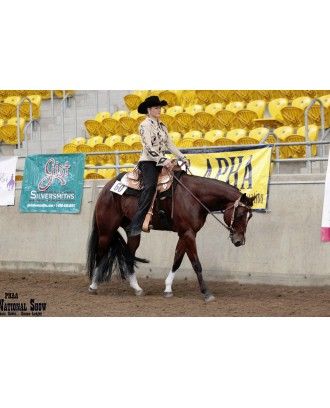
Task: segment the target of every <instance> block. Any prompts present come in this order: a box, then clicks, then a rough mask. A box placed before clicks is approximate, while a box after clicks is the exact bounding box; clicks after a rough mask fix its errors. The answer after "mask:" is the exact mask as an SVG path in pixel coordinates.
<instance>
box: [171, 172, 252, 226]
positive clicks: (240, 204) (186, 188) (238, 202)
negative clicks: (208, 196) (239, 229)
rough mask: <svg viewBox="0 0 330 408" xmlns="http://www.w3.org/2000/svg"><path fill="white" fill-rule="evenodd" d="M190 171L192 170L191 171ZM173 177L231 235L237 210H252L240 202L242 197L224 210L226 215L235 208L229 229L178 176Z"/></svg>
mask: <svg viewBox="0 0 330 408" xmlns="http://www.w3.org/2000/svg"><path fill="white" fill-rule="evenodd" d="M189 171H190V170H189ZM190 173H191V172H190ZM173 177H174V178H175V180H176V181H177V182H178V183H179V184H180V186H182V187H183V188H184V189H185V190H186V191H188V193H189V194H190V195H191V196H192V197H193V198H194V199H195V200H196V201H197V202H198V203H199V204H200V205H201V206H202V207H203V208H204V209H205V210H206V211H207V212H208V213H209V214H210V215H212V217H213V218H215V219H216V220H217V221H218V222H219V223H220V224H221V225H222V226H223V227H225V228H226V229H227V230H228V231H229V232H230V233H233V232H234V230H233V223H234V219H235V210H236V208H237V207H239V206H242V207H247V208H249V209H250V207H248V206H246V205H245V204H243V203H241V202H240V199H241V196H240V197H239V198H238V199H237V200H236V201H235V203H234V204H232V205H231V206H229V207H227V208H226V209H225V210H223V213H225V212H226V211H227V210H229V209H230V208H232V207H234V211H233V214H232V217H231V222H230V226H229V227H228V226H227V225H226V224H225V223H224V222H222V221H221V220H219V218H218V217H216V216H215V215H214V214H213V213H212V212H211V211H210V210H209V209H208V208H207V207H206V205H204V204H203V203H202V202H201V200H200V199H199V198H197V197H196V196H195V194H194V193H192V192H191V191H190V190H189V188H188V187H187V186H185V185H184V184H183V183H182V182H181V181H180V180H179V179H178V178H177V177H176V176H175V174H173Z"/></svg>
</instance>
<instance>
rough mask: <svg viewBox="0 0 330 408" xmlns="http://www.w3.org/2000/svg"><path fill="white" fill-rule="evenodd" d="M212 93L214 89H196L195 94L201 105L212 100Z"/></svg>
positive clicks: (207, 103)
mask: <svg viewBox="0 0 330 408" xmlns="http://www.w3.org/2000/svg"><path fill="white" fill-rule="evenodd" d="M213 93H214V91H209V90H204V89H202V90H196V96H197V101H198V103H200V104H202V105H209V104H210V103H212V101H213Z"/></svg>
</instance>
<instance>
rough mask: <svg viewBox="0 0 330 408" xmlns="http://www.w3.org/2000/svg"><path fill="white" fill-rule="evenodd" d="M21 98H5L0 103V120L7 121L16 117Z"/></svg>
mask: <svg viewBox="0 0 330 408" xmlns="http://www.w3.org/2000/svg"><path fill="white" fill-rule="evenodd" d="M20 100H21V98H20V97H19V96H15V97H8V98H5V99H4V101H3V102H2V103H0V119H9V118H11V117H13V116H16V113H17V104H18V103H19V101H20Z"/></svg>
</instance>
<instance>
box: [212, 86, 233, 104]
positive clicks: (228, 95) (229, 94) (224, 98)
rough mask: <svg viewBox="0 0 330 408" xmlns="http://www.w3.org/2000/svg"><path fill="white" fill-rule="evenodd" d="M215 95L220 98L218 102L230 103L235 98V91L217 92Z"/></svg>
mask: <svg viewBox="0 0 330 408" xmlns="http://www.w3.org/2000/svg"><path fill="white" fill-rule="evenodd" d="M215 93H216V95H217V97H218V102H223V103H229V102H230V101H232V100H233V97H234V91H232V90H228V89H224V90H216V91H215Z"/></svg>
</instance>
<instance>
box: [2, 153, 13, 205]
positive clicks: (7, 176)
mask: <svg viewBox="0 0 330 408" xmlns="http://www.w3.org/2000/svg"><path fill="white" fill-rule="evenodd" d="M16 165H17V157H14V156H1V157H0V205H14V204H15V174H16Z"/></svg>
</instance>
